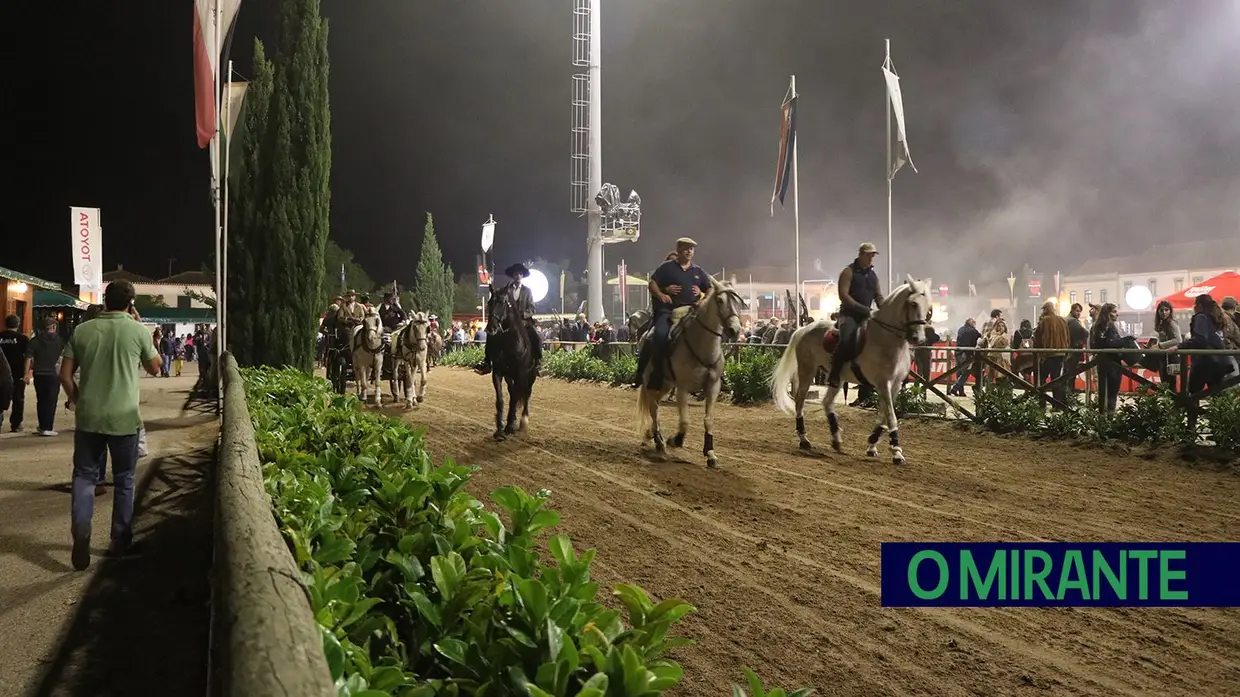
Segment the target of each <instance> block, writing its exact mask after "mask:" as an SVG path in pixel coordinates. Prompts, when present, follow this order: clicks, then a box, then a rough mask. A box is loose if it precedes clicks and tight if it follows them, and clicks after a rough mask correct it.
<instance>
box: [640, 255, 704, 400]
mask: <svg viewBox="0 0 1240 697" xmlns="http://www.w3.org/2000/svg"><path fill="white" fill-rule="evenodd" d="M696 248H697V242H694V241H693V240H692V239H690V238H688V237H682V238H680V239H678V240H676V258H675V259H669V260H667V261H665V262H663V264H661V265H660V266H659V268H657V269H655V271H654V273H653V274H652V275H651V276H650V295H651V298H652V299H653V305H654V327H653V329H652V330H651V332H650V341H649V342H647V343H646V344H645V346H643V347H642V352H641V355H640V356H638V360H637V383H638V385H637V386H640V384H641V379H642V374H643V373H644V372H645V371H646V365H647V363H649V362H650V361H651V360H653V361H654V364H653V367H652V368H653V369H652V370H651V371H650V384H649V385H648V387H649V388H650V389H652V390H661V389H663V364H664V363H665V362H666V358H665V356H664V353H665V352H666V350H667V343H668V338H669V335H670V334H671V331H672V311H673V310H675V309H676V308H678V307H687V306H689V305H695V304H697V303H698V302H699V301H700V300H701V299H702V296H703V295H705V294H706V291H708V290H710V277H709V276H708V275H707V274H706V272H705V271H703V270H702V267H700V266H697V265H696V264H694V263H693V252H694V250H695V249H696Z"/></svg>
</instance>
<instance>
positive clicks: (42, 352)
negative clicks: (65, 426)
mask: <svg viewBox="0 0 1240 697" xmlns="http://www.w3.org/2000/svg"><path fill="white" fill-rule="evenodd" d="M64 350H65V340H64V339H62V338H60V333H59V332H57V331H56V320H54V319H49V320H47V323H46V324H45V325H44V331H43V333H41V334H37V335H36V336H35V337H34V338H33V339H31V340H30V344H29V345H28V346H27V347H26V358H28V359H30V375H31V378H32V380H33V382H34V396H35V410H36V411H37V412H38V415H39V430H38V431H36V433H38V434H39V435H40V436H54V435H56V431H54V430H53V427H54V426H55V425H56V406H57V403H58V402H59V401H60V377H59V374H58V372H57V364H58V363H60V354H62V353H64Z"/></svg>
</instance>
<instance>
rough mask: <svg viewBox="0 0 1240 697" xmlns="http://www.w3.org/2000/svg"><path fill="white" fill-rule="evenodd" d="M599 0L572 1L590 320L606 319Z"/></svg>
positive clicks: (579, 206) (575, 156)
mask: <svg viewBox="0 0 1240 697" xmlns="http://www.w3.org/2000/svg"><path fill="white" fill-rule="evenodd" d="M600 4H601V0H573V65H574V66H575V67H578V68H585V69H586V72H585V73H577V74H575V75H573V126H572V128H573V146H572V210H573V212H574V213H585V214H586V249H587V253H588V256H587V261H586V272H587V275H588V276H589V289H588V291H587V297H588V299H589V302H588V303H587V304H586V318H587V320H588V321H590V322H597V321H599V320H601V319H603V244H604V242H603V237H602V227H603V216H602V210H601V209H600V207H599V204H598V203H597V202H596V201H595V200H594V195H595V194H596V193H597V192H598V191H599V190H600V189H601V188H602V186H603V131H602V120H603V119H602V117H603V102H602V92H601V90H602V67H601V65H600V63H601V60H602V51H601V50H600V45H601V43H602V40H601V37H602V34H601V33H600V28H599V19H600V17H599V14H600V12H599V6H600Z"/></svg>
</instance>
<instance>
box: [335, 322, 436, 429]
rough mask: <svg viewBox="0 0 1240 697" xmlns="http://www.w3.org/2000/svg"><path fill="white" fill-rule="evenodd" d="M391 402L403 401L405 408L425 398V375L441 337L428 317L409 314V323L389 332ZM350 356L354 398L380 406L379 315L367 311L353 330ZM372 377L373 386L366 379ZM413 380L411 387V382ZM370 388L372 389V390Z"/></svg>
mask: <svg viewBox="0 0 1240 697" xmlns="http://www.w3.org/2000/svg"><path fill="white" fill-rule="evenodd" d="M391 346H392V360H393V361H394V362H395V363H394V365H393V366H392V385H391V391H392V401H393V402H395V401H403V402H404V403H405V408H407V409H411V408H413V406H414V404H421V403H422V401H423V400H424V399H425V398H426V374H427V372H429V370H430V364H431V360H432V358H433V357H435V356H438V355H439V351H441V350H442V348H443V337H442V336H439V334H438V333H436V332H434V331H432V330H431V322H430V315H428V314H427V313H425V312H412V313H410V314H409V319H407V320H405V321H404V322H402V323H401V324H400V325H399V326H397V327H396V329H394V330H393V331H392V336H391ZM349 348H350V354H351V355H352V358H353V375H354V379H355V382H356V383H357V397H358V399H360V400H361V401H362V402H363V403H365V402H366V397H367V395H370V396H372V402H371V403H372V404H374V405H375V406H381V405H382V404H383V361H384V350H383V349H384V346H383V324H382V323H381V322H380V321H379V313H378V312H377V311H376V310H374V309H373V308H372V309H370V310H368V311H367V313H366V317H365V318H364V319H363V320H362V323H361V324H360V325H358V326H356V327H354V328H353V332H352V334H351V335H350V343H349ZM372 374H373V375H374V377H375V379H374V384H373V385H372V384H371V379H370V376H371V375H372ZM415 376H416V378H417V382H416V385H415V382H414V379H415ZM372 388H373V389H372Z"/></svg>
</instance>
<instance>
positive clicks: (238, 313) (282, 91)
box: [228, 0, 331, 370]
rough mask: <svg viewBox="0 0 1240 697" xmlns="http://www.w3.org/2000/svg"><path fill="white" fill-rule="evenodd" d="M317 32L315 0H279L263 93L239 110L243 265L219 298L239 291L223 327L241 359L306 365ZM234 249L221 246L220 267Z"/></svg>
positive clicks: (327, 155) (317, 209)
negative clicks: (245, 138)
mask: <svg viewBox="0 0 1240 697" xmlns="http://www.w3.org/2000/svg"><path fill="white" fill-rule="evenodd" d="M327 36H328V31H327V22H326V20H324V19H323V18H322V16H321V14H320V12H319V0H282V2H281V3H280V23H279V32H278V35H277V40H276V51H275V55H274V58H273V59H272V60H271V61H270V66H271V69H270V76H271V77H270V90H269V92H268V93H267V95H266V99H264V100H262V101H263V102H265V103H264V104H260V105H258V108H255V109H250V110H249V113H248V114H247V118H246V122H247V127H248V129H249V140H250V141H251V142H250V143H248V144H247V145H246V146H245V147H244V148H243V156H242V160H243V162H244V164H243V166H244V167H245V168H246V175H247V176H250V177H253V180H252V181H250V182H246V181H244V179H243V181H242V182H241V183H240V184H239V186H238V188H239V189H245V190H246V195H248V196H249V197H250V198H248V199H247V209H246V210H245V211H243V212H242V214H241V216H240V217H242V218H243V219H244V222H243V223H242V225H241V226H239V227H242V228H243V230H239V231H238V233H239V234H238V237H240V236H241V235H245V236H246V241H245V242H246V244H245V245H244V247H245V249H244V252H243V256H244V257H245V260H244V262H243V264H242V265H243V268H239V269H235V270H230V276H231V275H240V276H242V277H241V278H238V279H237V281H235V282H233V283H230V284H229V298H230V300H232V299H233V291H234V289H236V290H238V291H241V292H243V293H246V294H247V297H245V298H244V299H239V300H240V301H239V302H235V304H231V303H230V306H229V309H228V313H229V317H228V318H229V321H230V322H231V323H232V324H231V326H232V327H237V328H239V329H241V332H240V336H239V335H238V334H237V333H236V332H235V331H230V338H229V346H230V348H232V349H233V350H234V351H235V353H236V355H237V358H238V360H239V361H241V362H242V363H243V364H250V365H255V364H257V365H275V366H284V365H287V366H292V367H296V368H300V369H302V370H309V369H310V368H311V367H312V366H313V363H314V337H315V330H316V329H317V325H318V318H319V315H320V313H321V312H322V303H321V301H320V299H321V292H322V288H323V275H324V248H325V245H326V243H327V232H328V224H329V214H330V207H331V191H330V177H331V104H330V98H329V94H328V73H329V59H328V55H327ZM257 57H258V56H257V55H256V58H257ZM260 65H262V64H261V63H260V62H259V61H257V60H256V65H255V74H256V81H257V79H258V77H257V75H258V69H259V67H260ZM253 89H254V87H253V86H251V87H250V88H249V89H248V90H247V92H250V91H251V90H253ZM251 99H252V94H247V95H246V102H247V103H249V102H250V100H251ZM248 106H250V107H253V106H255V105H254V104H253V103H249V104H248ZM243 108H244V107H243ZM259 112H261V115H260V114H259ZM239 193H240V192H239ZM230 225H231V220H230ZM230 237H232V235H231V234H230ZM234 253H235V250H234V248H233V247H232V245H230V247H229V266H230V267H232V266H233V258H232V257H233V256H234ZM245 276H248V278H245Z"/></svg>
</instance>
